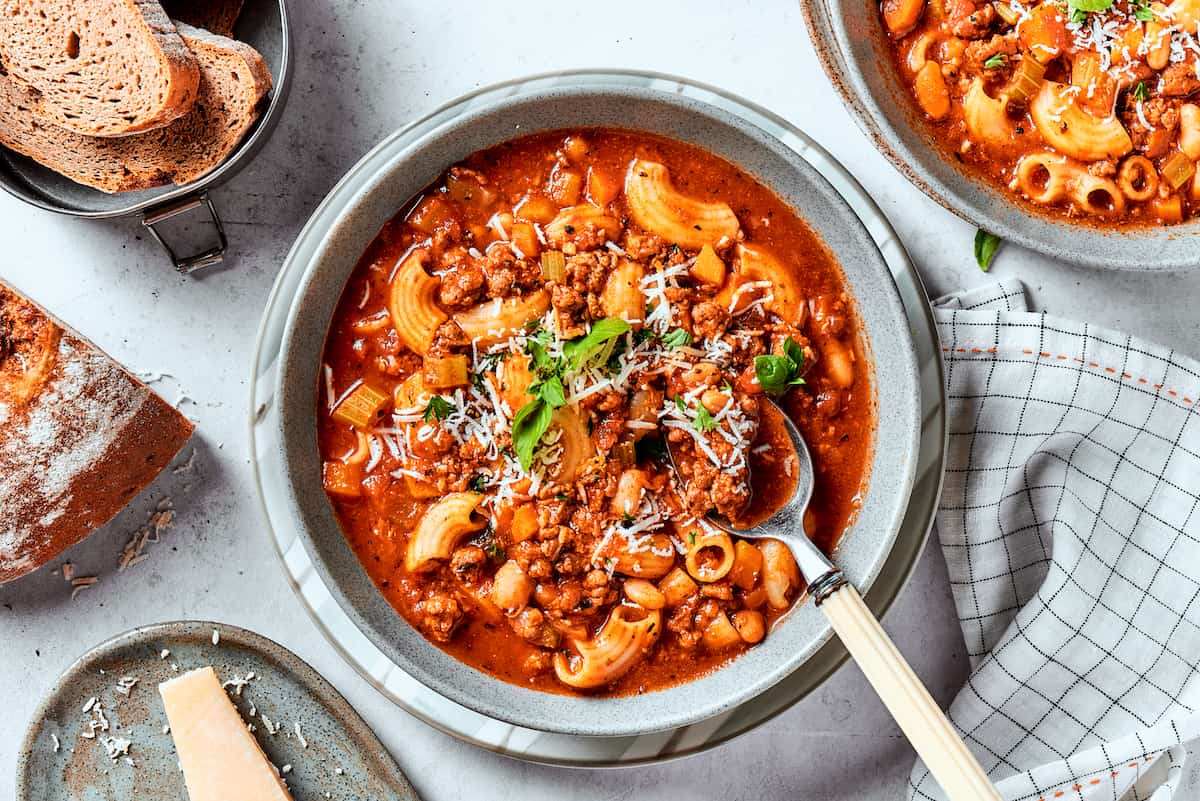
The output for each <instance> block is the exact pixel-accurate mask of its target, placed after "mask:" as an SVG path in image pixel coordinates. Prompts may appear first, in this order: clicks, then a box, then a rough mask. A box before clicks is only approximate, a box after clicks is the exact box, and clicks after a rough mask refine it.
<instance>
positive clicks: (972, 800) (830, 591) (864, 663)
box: [667, 400, 1000, 801]
mask: <svg viewBox="0 0 1200 801" xmlns="http://www.w3.org/2000/svg"><path fill="white" fill-rule="evenodd" d="M760 408H761V410H762V411H763V413H764V414H773V415H778V417H779V420H778V422H780V423H781V424H782V425H783V426H784V427H785V428H786V430H787V434H788V437H789V438H790V439H791V442H792V448H793V449H794V451H795V453H796V461H797V464H798V467H799V470H798V471H797V477H796V486H795V489H794V490H793V492H792V496H791V498H790V499H789V500H788V502H787V503H786V504H784V506H783V507H782V508H781V509H779V510H778V511H776V512H775V513H774V514H772V515H771V516H770V517H768V518H766V519H765V520H762V521H761V522H759V523H757V524H755V525H751V526H750V527H749V528H739V527H737V526H736V525H734V524H733V523H731V522H729V521H728V520H726V519H724V518H722V517H719V516H713V517H710V518H709V519H710V521H711V522H712V523H713V524H714V525H716V526H717V527H719V528H721V529H724V530H725V531H727V532H729V533H730V534H734V535H737V536H738V537H741V538H743V539H762V538H771V539H776V540H779V541H780V542H782V543H784V544H785V545H787V546H788V548H790V549H791V551H792V554H793V555H794V556H795V557H796V564H797V565H798V566H799V567H800V572H801V574H803V576H804V580H805V581H806V582H807V583H808V594H809V596H811V597H812V599H813V603H815V604H816V605H817V607H818V608H819V609H820V610H821V611H822V612H824V613H825V616H826V618H828V619H829V623H830V625H832V626H833V630H834V631H835V632H837V635H838V636H839V637H840V638H841V640H842V643H843V644H844V645H845V646H846V650H847V651H849V652H850V655H851V656H853V657H854V661H856V662H857V663H858V666H859V667H860V668H861V669H862V671H863V673H864V674H865V675H866V677H867V681H869V682H870V683H871V686H872V687H874V688H875V692H876V693H877V694H878V695H879V698H880V700H882V701H883V703H884V706H886V707H887V708H888V711H889V712H891V713H892V717H893V718H895V719H896V722H897V723H898V724H899V725H900V729H901V730H902V731H903V732H904V735H905V736H906V737H907V738H908V740H909V742H910V743H912V746H913V748H914V749H915V750H916V752H917V754H918V755H919V756H920V757H921V759H923V760H924V761H925V766H926V767H927V768H929V772H930V773H932V774H933V777H934V778H935V779H937V781H938V784H940V785H941V786H942V789H943V790H944V791H945V793H946V796H947V798H949V799H951V801H968V799H969V801H1000V795H999V793H997V792H996V788H995V787H993V786H992V783H991V781H989V780H988V777H987V774H986V773H984V772H983V768H981V767H980V766H979V762H978V761H976V759H975V757H974V755H972V754H971V752H970V750H968V748H967V746H966V744H965V743H964V742H963V741H962V738H961V737H960V736H959V735H958V732H957V731H955V729H954V727H953V726H952V725H951V724H950V721H949V720H947V718H946V715H945V713H943V712H942V710H941V709H940V708H939V707H938V705H937V704H936V703H935V702H934V700H933V698H932V697H931V696H930V695H929V691H928V690H926V689H925V685H923V684H922V683H921V680H920V679H919V678H917V674H916V673H914V672H913V669H912V668H911V667H910V666H909V664H908V662H906V661H905V659H904V657H903V656H901V654H900V652H899V651H898V650H897V649H896V645H895V643H893V642H892V640H891V638H890V637H888V635H887V634H886V633H885V632H884V630H883V628H882V627H881V626H880V625H879V621H878V620H876V619H875V616H874V615H873V614H872V613H871V610H870V609H868V608H867V605H866V604H865V603H864V602H863V599H862V596H860V595H859V594H858V590H856V589H855V588H854V587H853V586H852V585H851V584H850V583H849V582H848V581H847V580H846V577H845V576H844V575H843V574H842V571H841V570H840V569H838V567H837V566H836V565H834V564H833V563H832V562H830V561H829V559H828V558H827V557H826V556H825V554H824V553H822V552H821V549H820V548H818V547H817V546H816V544H815V543H813V541H812V540H810V539H809V538H808V536H807V535H806V534H805V532H804V512H805V510H807V509H808V504H809V501H811V500H812V492H813V464H812V455H811V454H810V453H809V450H808V444H807V443H806V442H805V441H804V438H803V437H802V436H801V435H800V430H799V429H798V428H797V427H796V424H795V423H793V422H792V420H791V418H790V417H788V416H787V414H785V413H784V411H783V410H782V409H781V408H779V406H778V405H777V404H776V403H775V402H774V401H769V400H768V401H767V402H766V403H763V404H761V406H760ZM667 453H668V455H669V457H670V460H671V466H672V467H673V468H674V469H675V473H676V475H679V468H678V466H677V465H676V463H675V455H674V454H673V453H672V452H671V449H670V447H668V448H667ZM679 478H680V481H681V482H682V480H683V477H682V476H679Z"/></svg>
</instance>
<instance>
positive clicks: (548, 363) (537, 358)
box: [525, 339, 554, 370]
mask: <svg viewBox="0 0 1200 801" xmlns="http://www.w3.org/2000/svg"><path fill="white" fill-rule="evenodd" d="M525 352H526V353H528V354H529V359H530V362H531V363H532V364H533V369H535V370H550V369H552V368H553V367H554V360H553V359H551V358H550V354H549V353H547V352H546V346H545V345H543V344H542V343H541V342H539V341H538V340H536V339H531V340H529V341H528V342H526V343H525Z"/></svg>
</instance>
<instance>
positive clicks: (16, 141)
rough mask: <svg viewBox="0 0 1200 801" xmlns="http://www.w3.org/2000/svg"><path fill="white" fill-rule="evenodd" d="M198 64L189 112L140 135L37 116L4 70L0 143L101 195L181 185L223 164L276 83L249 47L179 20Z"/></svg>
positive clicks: (32, 99)
mask: <svg viewBox="0 0 1200 801" xmlns="http://www.w3.org/2000/svg"><path fill="white" fill-rule="evenodd" d="M179 32H180V34H181V36H182V38H183V40H184V41H185V42H186V43H187V45H188V47H189V49H190V50H192V51H194V53H195V54H196V57H197V61H198V63H199V64H200V65H201V80H200V94H199V96H198V97H197V99H196V102H195V103H194V105H193V108H192V111H191V113H189V114H188V115H186V116H185V117H183V118H181V119H179V120H177V121H176V122H174V123H173V124H172V125H170V126H168V127H166V128H160V129H158V130H155V131H150V132H147V133H144V134H139V135H137V136H127V137H117V138H114V137H89V136H81V135H79V134H76V133H73V132H70V131H66V130H64V129H62V128H58V127H56V126H54V125H51V124H48V123H46V122H44V121H43V120H41V119H40V117H39V116H38V115H37V113H36V109H35V105H34V104H35V102H36V98H35V97H34V96H33V93H32V92H31V90H29V89H28V88H27V87H24V86H22V85H20V84H19V83H17V82H15V81H13V80H11V79H7V78H5V77H4V76H3V75H2V74H0V144H2V145H4V146H6V147H8V148H10V149H12V150H15V151H16V152H18V153H21V154H23V155H25V156H28V157H30V158H32V159H34V160H35V161H38V162H39V163H41V164H44V165H45V166H47V167H49V168H50V169H52V170H55V171H56V172H59V173H61V174H63V175H65V176H67V177H68V178H70V179H71V180H73V181H76V182H78V183H81V184H85V185H87V186H91V187H94V188H96V189H99V190H101V191H102V192H110V193H111V192H125V191H130V190H135V189H148V188H151V187H155V186H161V185H163V184H167V183H171V182H172V181H173V182H174V183H176V184H179V185H184V184H187V183H191V182H192V181H195V180H197V179H198V178H201V177H203V176H204V175H206V174H208V173H209V172H211V171H212V170H213V169H215V168H216V167H218V166H219V165H220V164H221V163H222V162H224V161H225V159H226V158H228V157H229V155H230V154H231V153H232V152H233V151H234V150H235V149H236V148H237V146H238V145H239V144H240V143H241V141H242V139H243V138H244V137H245V135H246V133H247V132H248V131H249V130H250V127H251V126H252V125H253V124H254V122H255V121H256V120H257V119H258V115H259V105H260V103H261V101H262V99H263V98H264V97H265V96H266V94H267V92H268V91H270V88H271V73H270V70H269V69H268V68H267V64H266V62H265V61H264V60H263V57H262V56H261V55H260V54H259V53H258V51H257V50H255V49H254V48H253V47H251V46H250V45H248V44H245V43H243V42H237V41H234V40H232V39H228V38H226V37H223V36H218V35H216V34H213V33H209V32H208V31H202V30H199V29H196V28H191V27H190V26H187V25H183V24H180V25H179Z"/></svg>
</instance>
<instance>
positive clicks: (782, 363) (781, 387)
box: [754, 354, 793, 395]
mask: <svg viewBox="0 0 1200 801" xmlns="http://www.w3.org/2000/svg"><path fill="white" fill-rule="evenodd" d="M792 364H793V362H792V360H791V359H789V358H788V357H787V356H774V355H771V354H766V355H763V356H755V357H754V375H755V376H756V377H757V378H758V385H759V386H760V387H762V390H763V392H765V393H767V394H768V395H782V394H783V393H784V392H787V388H788V383H789V382H790V381H791V380H792Z"/></svg>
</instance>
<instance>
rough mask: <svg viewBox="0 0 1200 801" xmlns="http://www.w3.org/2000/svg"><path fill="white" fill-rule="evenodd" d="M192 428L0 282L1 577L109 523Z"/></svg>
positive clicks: (31, 567) (2, 579)
mask: <svg viewBox="0 0 1200 801" xmlns="http://www.w3.org/2000/svg"><path fill="white" fill-rule="evenodd" d="M194 428H195V426H194V425H193V424H192V422H191V421H190V420H188V419H187V418H185V417H184V416H183V415H181V414H180V413H179V412H177V411H176V410H175V409H174V408H173V407H171V406H170V405H169V404H168V403H166V402H165V401H164V400H163V399H162V398H160V397H159V396H158V395H156V394H155V393H154V392H153V391H152V390H151V389H150V388H149V387H148V386H146V385H145V384H143V383H142V382H141V381H139V380H138V379H137V378H135V377H134V376H132V375H130V374H129V373H128V372H127V371H125V370H124V369H123V368H122V367H121V366H120V365H119V364H117V363H116V362H115V361H113V360H112V359H111V358H109V357H108V356H107V355H106V354H105V353H104V352H103V351H101V350H100V349H99V348H97V347H96V346H95V345H93V344H92V343H90V342H88V341H87V340H86V339H84V338H83V337H82V336H80V335H79V334H78V333H76V332H75V331H73V330H72V329H70V328H69V327H67V326H66V325H65V324H63V323H60V322H58V321H57V320H55V319H54V318H53V317H51V316H50V314H49V313H47V312H46V311H45V310H44V309H42V308H41V307H39V306H37V305H36V304H35V303H33V302H32V301H31V300H29V299H28V298H26V297H24V296H22V295H21V294H20V293H18V292H17V291H16V290H15V289H13V288H12V287H10V286H8V285H7V284H5V283H4V282H3V281H0V584H2V583H4V582H6V581H9V580H11V579H14V578H16V577H18V576H21V575H23V574H25V573H28V572H29V571H31V570H34V569H35V568H37V567H40V566H41V565H43V564H45V563H46V562H48V561H50V560H51V559H53V558H54V557H55V556H57V555H58V554H60V553H62V552H63V551H64V550H66V549H67V548H69V547H71V546H72V545H74V544H75V543H77V542H79V541H80V540H82V539H84V538H85V537H87V535H89V534H91V533H92V532H93V531H94V530H96V529H97V528H99V527H100V526H102V525H103V524H105V523H107V522H108V521H109V520H110V519H111V518H112V517H113V516H114V515H115V514H116V513H117V512H119V511H121V509H123V508H124V507H125V505H126V504H128V503H129V501H131V500H132V499H133V497H134V496H135V495H137V494H138V493H139V492H141V491H142V489H143V488H145V486H146V485H147V484H149V483H150V482H151V481H152V480H153V479H154V477H155V476H157V475H158V474H159V472H161V471H162V469H163V468H164V467H165V466H166V465H167V464H168V463H169V462H170V461H171V459H172V458H173V457H174V456H175V454H176V453H178V452H179V449H180V448H182V447H183V445H184V443H186V442H187V440H188V437H190V436H191V434H192V430H193V429H194Z"/></svg>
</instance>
